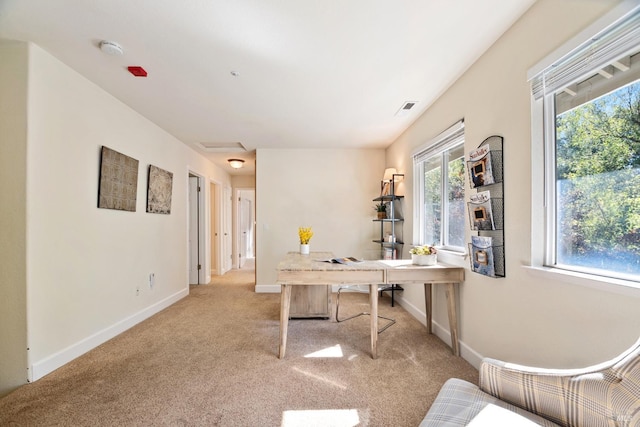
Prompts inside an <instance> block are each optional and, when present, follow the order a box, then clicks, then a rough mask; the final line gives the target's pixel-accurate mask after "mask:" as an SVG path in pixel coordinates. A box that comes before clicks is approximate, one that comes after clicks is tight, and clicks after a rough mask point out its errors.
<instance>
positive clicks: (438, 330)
mask: <svg viewBox="0 0 640 427" xmlns="http://www.w3.org/2000/svg"><path fill="white" fill-rule="evenodd" d="M396 301H397V302H398V304H400V305H401V306H402V308H404V309H405V310H407V311H408V312H409V313H410V314H411V315H412V316H413V317H415V318H416V319H417V320H418V321H419V322H420V323H422V324H423V325H424V326H425V327H426V326H427V313H425V312H424V311H422V310H419V309H418V308H417V307H416V306H415V305H413V304H411V303H410V302H408V301H407V300H406V299H404V298H403V297H402V296H401V295H398V296H396ZM431 331H432V332H433V334H434V335H435V336H437V337H438V338H440V339H441V340H442V341H444V342H445V343H446V344H447V345H451V332H449V328H444V327H442V325H440V324H439V323H438V322H436V321H435V320H434V321H433V324H432V325H431ZM460 357H462V358H463V359H464V360H466V361H467V362H469V363H470V364H471V365H472V366H473V367H474V368H476V369H479V368H480V362H481V361H482V355H481V354H479V353H478V352H477V351H475V350H474V349H472V348H471V347H469V346H468V345H467V344H465V343H464V342H463V341H460Z"/></svg>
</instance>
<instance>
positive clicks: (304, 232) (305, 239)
mask: <svg viewBox="0 0 640 427" xmlns="http://www.w3.org/2000/svg"><path fill="white" fill-rule="evenodd" d="M298 236H300V244H301V245H308V244H309V240H311V238H312V237H313V230H311V227H299V228H298Z"/></svg>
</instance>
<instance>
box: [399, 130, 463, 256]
mask: <svg viewBox="0 0 640 427" xmlns="http://www.w3.org/2000/svg"><path fill="white" fill-rule="evenodd" d="M458 148H462V151H463V153H464V120H460V121H458V122H457V123H455V124H454V125H452V126H451V127H449V128H448V129H446V130H445V131H444V132H442V133H440V134H439V135H437V136H436V137H434V138H432V139H430V140H429V141H427V142H425V143H424V144H422V145H420V146H419V147H418V148H417V149H416V150H415V151H414V153H413V155H412V158H413V177H414V183H413V194H414V198H413V200H414V205H413V224H414V226H413V242H414V245H425V244H432V243H434V242H424V241H422V238H423V236H424V231H425V222H426V221H425V217H424V215H423V207H424V173H425V168H424V165H425V163H426V162H428V161H429V160H431V159H433V158H434V157H436V156H440V168H441V171H442V174H441V179H440V196H441V200H442V207H441V221H442V222H441V227H440V236H439V241H438V242H436V244H435V246H436V247H437V248H438V249H439V250H445V251H449V252H452V253H456V254H461V255H464V254H466V253H467V248H466V245H465V243H464V242H465V239H466V235H463V236H462V242H463V245H462V246H454V245H449V244H447V243H448V242H447V236H448V230H449V216H448V212H449V200H448V197H447V194H448V173H449V168H448V162H449V156H448V154H449V153H450V152H451V151H453V150H455V149H458ZM463 161H464V155H463ZM465 182H466V174H465ZM465 190H466V185H465Z"/></svg>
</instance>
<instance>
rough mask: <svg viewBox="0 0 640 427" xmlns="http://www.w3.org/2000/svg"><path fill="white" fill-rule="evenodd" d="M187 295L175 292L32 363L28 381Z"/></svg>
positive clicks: (186, 290)
mask: <svg viewBox="0 0 640 427" xmlns="http://www.w3.org/2000/svg"><path fill="white" fill-rule="evenodd" d="M187 295H189V288H186V289H183V290H181V291H179V292H176V293H175V294H173V295H170V296H169V297H167V298H165V299H163V300H162V301H158V302H157V303H155V304H153V305H151V306H149V307H147V308H145V309H143V310H141V311H139V312H138V313H135V314H133V315H131V316H129V317H127V318H125V319H123V320H121V321H119V322H117V323H115V324H113V325H111V326H109V327H107V328H105V329H103V330H102V331H99V332H96V333H95V334H93V335H91V336H89V337H87V338H85V339H83V340H81V341H78V342H77V343H75V344H72V345H70V346H69V347H67V348H65V349H63V350H60V351H59V352H57V353H55V354H52V355H51V356H49V357H46V358H45V359H42V360H39V361H37V362H35V363H33V364H32V365H31V367H30V369H29V373H28V381H29V382H33V381H37V380H39V379H40V378H42V377H44V376H45V375H47V374H49V373H51V372H53V371H55V370H56V369H58V368H59V367H61V366H63V365H65V364H67V363H69V362H71V361H72V360H73V359H75V358H77V357H80V356H82V355H83V354H84V353H86V352H88V351H89V350H92V349H94V348H96V347H97V346H99V345H100V344H103V343H105V342H107V341H108V340H110V339H111V338H113V337H115V336H117V335H119V334H121V333H122V332H124V331H126V330H127V329H129V328H131V327H133V326H135V325H137V324H138V323H140V322H142V321H143V320H145V319H148V318H149V317H151V316H153V315H154V314H156V313H158V312H160V311H162V310H164V309H165V308H167V307H169V306H170V305H172V304H174V303H176V302H177V301H179V300H181V299H182V298H184V297H186V296H187Z"/></svg>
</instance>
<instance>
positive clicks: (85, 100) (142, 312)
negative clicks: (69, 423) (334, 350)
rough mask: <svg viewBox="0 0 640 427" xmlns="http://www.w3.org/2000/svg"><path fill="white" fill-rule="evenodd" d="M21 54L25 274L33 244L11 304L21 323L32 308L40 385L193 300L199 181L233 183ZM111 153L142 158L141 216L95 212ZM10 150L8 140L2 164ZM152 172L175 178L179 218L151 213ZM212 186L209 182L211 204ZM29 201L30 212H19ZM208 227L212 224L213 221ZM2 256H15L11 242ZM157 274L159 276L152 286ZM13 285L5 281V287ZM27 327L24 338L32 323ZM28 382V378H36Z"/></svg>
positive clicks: (63, 73) (24, 50) (138, 120)
mask: <svg viewBox="0 0 640 427" xmlns="http://www.w3.org/2000/svg"><path fill="white" fill-rule="evenodd" d="M19 46H20V48H19V51H18V52H16V53H15V54H14V55H12V56H9V57H8V58H5V57H4V56H3V60H2V67H1V70H2V71H0V72H1V73H2V77H3V79H2V80H3V81H4V77H5V76H9V77H13V79H14V82H15V83H16V84H17V86H16V87H17V88H18V89H19V88H20V85H22V86H23V87H24V83H25V82H24V80H22V79H23V78H24V77H21V78H17V77H16V75H15V73H14V75H12V74H11V73H12V70H13V69H15V70H17V71H18V74H19V75H21V76H28V91H27V92H28V101H27V102H26V105H28V113H27V118H28V124H27V132H25V131H24V129H22V130H21V129H20V128H21V127H23V126H24V122H25V120H24V118H22V117H20V115H19V114H16V115H15V117H16V123H15V126H14V127H13V129H12V130H11V132H12V134H11V135H9V136H10V137H11V138H12V139H13V140H15V141H12V142H15V147H16V148H17V150H15V151H16V160H17V161H16V166H13V168H14V169H15V174H12V175H14V176H12V178H11V180H12V181H11V182H13V185H16V186H17V187H16V190H15V191H14V195H15V200H14V203H13V204H14V206H15V209H16V215H17V216H16V219H15V225H16V229H17V230H18V232H20V227H22V228H24V226H21V220H20V219H19V218H20V217H22V218H23V220H22V221H24V218H26V229H27V234H26V235H27V252H26V271H23V272H20V270H21V269H22V270H25V268H24V261H21V260H20V255H19V253H20V249H21V248H24V244H20V236H16V237H15V239H13V240H17V244H16V246H15V248H14V249H17V250H15V254H14V255H13V257H14V258H15V259H16V268H14V269H13V271H12V273H11V275H12V276H14V277H13V278H14V279H18V278H20V280H16V285H15V286H14V287H12V288H10V292H11V295H9V297H10V298H11V300H10V304H11V306H12V307H15V308H12V310H15V311H16V313H18V315H20V314H23V311H24V310H25V309H26V312H27V318H26V322H27V325H28V334H27V339H26V341H27V343H26V345H27V346H28V347H29V352H28V355H27V364H28V367H29V376H30V377H31V378H33V379H37V378H40V377H41V376H42V375H45V374H46V373H48V372H51V371H52V370H54V369H56V368H57V367H59V366H61V365H63V364H64V363H67V362H68V361H69V360H72V359H73V358H75V357H77V356H78V355H80V354H82V353H84V352H86V351H88V350H89V349H91V348H93V347H95V346H96V345H99V344H100V343H102V342H104V341H105V340H107V339H109V338H111V337H112V336H114V335H116V334H118V333H120V332H121V331H123V330H125V329H127V328H129V327H131V326H133V325H134V324H135V323H137V322H139V321H141V320H143V319H144V318H146V317H148V316H150V315H152V314H153V313H155V312H157V311H159V310H161V309H162V308H164V307H166V306H167V305H169V304H171V303H173V302H174V301H176V300H178V299H179V298H182V297H183V296H185V295H187V294H188V289H189V288H188V268H187V254H188V250H187V227H188V223H187V197H188V194H187V176H188V173H189V171H191V172H194V173H196V174H199V175H201V176H203V177H204V178H205V179H206V180H213V181H216V182H221V183H223V184H226V185H230V179H229V176H228V174H226V173H225V172H223V171H221V170H220V169H218V168H217V167H215V166H214V165H213V164H212V163H210V162H209V161H207V160H206V159H205V158H203V157H202V156H200V155H198V154H196V153H195V152H194V151H193V150H191V149H190V148H188V147H187V146H186V145H184V144H182V143H181V142H180V141H178V140H177V139H175V138H174V137H172V136H170V135H169V134H167V133H166V132H165V131H163V130H161V129H160V128H158V127H157V126H156V125H154V124H153V123H151V122H149V121H148V120H147V119H145V118H144V117H142V116H140V115H139V114H138V113H136V112H135V111H133V110H131V109H130V108H129V107H127V106H125V105H124V104H122V103H121V102H120V101H118V100H116V99H115V98H113V96H111V95H109V94H107V93H106V92H104V91H103V90H102V89H100V88H99V87H97V86H96V85H95V84H93V83H91V82H90V81H88V80H86V79H85V78H83V77H82V76H80V75H79V74H77V73H76V72H74V71H73V70H71V69H70V68H68V67H67V66H65V65H64V64H62V63H61V62H60V61H58V60H57V59H55V58H54V57H52V56H51V55H49V54H48V53H46V52H45V51H43V50H42V49H40V48H39V47H37V46H35V45H28V44H20V45H19ZM3 53H4V50H3ZM26 57H28V58H29V66H28V69H27V68H26V67H25V65H24V63H25V58H26ZM5 59H7V60H8V61H5ZM15 93H16V94H15V95H14V96H13V98H14V99H12V100H11V98H10V100H11V102H12V104H13V105H14V106H16V110H15V111H16V112H19V110H20V108H23V107H24V105H25V97H24V93H22V94H21V93H20V90H16V91H15ZM3 100H4V86H3ZM12 114H13V113H12V112H11V111H10V112H6V111H5V110H4V109H3V111H2V114H1V117H2V120H3V123H4V121H5V120H6V119H7V118H9V119H13V116H12ZM2 129H3V132H4V129H5V127H4V126H3V127H2ZM4 138H5V136H4V135H3V139H4ZM102 145H106V146H108V147H110V148H112V149H114V150H117V151H120V152H122V153H124V154H127V155H129V156H131V157H133V158H135V159H138V160H139V161H140V165H139V170H138V193H137V211H136V212H123V211H115V210H109V209H98V208H97V207H96V206H97V190H98V179H99V164H100V162H99V153H100V148H101V146H102ZM4 147H5V143H4V142H3V148H2V150H3V162H4V158H5V156H4V151H5V148H4ZM20 147H23V148H20ZM24 147H27V151H26V176H25V170H24V162H23V165H22V166H20V165H19V163H20V156H21V154H20V152H21V150H24ZM22 156H24V155H22ZM150 164H153V165H156V166H159V167H161V168H163V169H166V170H168V171H171V172H173V195H172V210H171V214H170V215H158V214H147V213H146V212H145V210H146V209H145V206H146V185H147V169H148V166H149V165H150ZM3 169H4V168H3ZM21 174H22V176H21ZM25 178H26V182H27V187H26V192H25V191H24V188H23V187H24V179H25ZM2 182H6V180H5V179H3V180H2ZM208 189H209V186H205V191H206V194H205V200H206V202H207V203H208V201H209V199H208V197H209V190H208ZM18 193H19V194H18ZM10 194H11V193H10ZM25 194H28V198H27V204H26V210H27V212H28V215H22V214H21V213H20V211H23V209H24V208H22V207H20V204H21V203H24V195H25ZM3 195H4V192H3ZM3 197H4V196H3ZM21 199H22V200H23V201H22V202H21V201H20V200H21ZM3 202H4V200H3ZM2 205H3V206H5V204H4V203H3V204H2ZM23 213H24V212H23ZM3 218H4V215H3ZM205 223H206V224H207V228H208V224H209V223H210V222H209V221H208V218H207V221H206V222H205ZM21 233H22V234H23V235H24V232H21ZM205 235H208V230H207V231H206V232H205ZM3 241H4V236H3ZM2 248H3V251H5V250H6V248H5V246H4V243H3V246H2ZM205 259H209V257H205ZM20 263H22V265H23V266H22V267H20ZM207 267H208V265H205V268H207ZM205 271H206V270H205ZM150 273H155V286H154V287H153V289H151V288H150V286H149V274H150ZM3 274H4V268H3ZM25 276H26V306H25V302H24V294H23V293H24V290H25V286H24V283H25V279H24V277H25ZM9 279H11V278H9ZM5 285H6V283H5V278H4V277H3V286H2V289H5ZM3 292H5V291H3ZM4 301H5V300H4V298H3V302H4ZM3 315H4V314H3ZM19 317H20V316H19ZM22 317H24V316H22ZM17 322H18V323H17V324H16V325H15V328H16V331H18V333H19V332H20V331H21V330H24V320H18V321H17ZM5 329H6V328H5V326H4V321H3V326H2V327H1V328H0V331H2V333H3V334H4V333H5ZM24 341H25V340H24V335H23V334H20V335H19V336H18V337H17V338H14V339H13V342H14V343H16V345H17V344H20V346H19V348H26V346H25V345H24ZM2 348H3V351H4V348H5V346H4V340H3V345H2ZM18 353H19V352H18ZM12 363H14V362H12ZM3 364H4V361H3ZM14 364H15V363H14ZM3 369H4V368H3ZM11 373H12V374H13V373H14V369H11ZM20 375H21V377H22V378H26V375H25V372H20ZM0 378H1V380H0V390H1V389H4V388H7V387H11V386H13V385H15V379H11V382H9V381H8V379H9V378H10V377H9V376H6V377H5V375H4V372H3V375H2V377H0ZM23 382H24V381H23Z"/></svg>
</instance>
